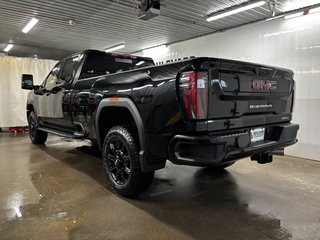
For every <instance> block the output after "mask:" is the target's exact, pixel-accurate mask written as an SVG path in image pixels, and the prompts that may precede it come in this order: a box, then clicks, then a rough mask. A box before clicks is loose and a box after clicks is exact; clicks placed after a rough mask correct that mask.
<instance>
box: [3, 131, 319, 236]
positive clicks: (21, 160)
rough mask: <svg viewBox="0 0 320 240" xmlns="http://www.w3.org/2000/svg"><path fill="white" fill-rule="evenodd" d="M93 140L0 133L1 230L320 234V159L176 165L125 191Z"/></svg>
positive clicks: (91, 233)
mask: <svg viewBox="0 0 320 240" xmlns="http://www.w3.org/2000/svg"><path fill="white" fill-rule="evenodd" d="M89 145H90V144H89V142H79V141H69V140H66V139H61V138H58V137H54V136H50V137H49V140H48V141H47V144H46V146H35V145H32V144H31V143H30V141H29V138H28V136H27V135H23V134H18V135H13V134H8V133H1V134H0V206H1V210H0V239H1V240H7V239H15V240H16V239H33V240H35V239H46V240H49V239H60V240H63V239H90V240H93V239H139V240H141V239H183V240H187V239H232V240H233V239H246V240H250V239H254V240H257V239H312V240H314V239H320V174H319V172H320V162H315V161H310V160H306V159H298V158H293V157H275V160H274V162H273V163H272V164H268V165H259V164H257V163H255V162H251V161H250V160H249V159H244V160H242V161H240V162H238V163H236V164H235V165H234V166H232V167H230V168H229V169H228V170H225V171H220V172H214V171H208V170H206V169H203V168H193V167H186V166H174V165H172V164H170V163H168V164H167V167H166V168H165V169H163V170H161V171H158V172H157V173H156V177H155V181H154V183H153V184H152V186H151V188H150V189H149V190H148V191H147V192H145V193H144V194H142V195H141V196H140V197H139V199H136V200H129V199H124V198H121V197H119V196H116V195H115V194H113V193H112V192H111V191H110V189H109V187H105V185H106V184H105V182H104V177H103V174H102V170H101V169H102V166H101V161H100V157H99V154H98V153H95V152H92V151H91V148H90V147H89Z"/></svg>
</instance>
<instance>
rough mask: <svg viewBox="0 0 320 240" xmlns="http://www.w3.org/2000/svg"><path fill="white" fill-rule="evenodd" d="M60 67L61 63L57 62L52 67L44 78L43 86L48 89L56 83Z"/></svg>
mask: <svg viewBox="0 0 320 240" xmlns="http://www.w3.org/2000/svg"><path fill="white" fill-rule="evenodd" d="M60 68H61V64H58V65H56V66H55V67H54V68H53V69H52V71H51V72H50V74H49V75H48V77H47V78H46V80H45V84H44V86H45V88H46V89H50V88H52V87H53V86H55V85H56V84H57V83H58V81H59V72H60Z"/></svg>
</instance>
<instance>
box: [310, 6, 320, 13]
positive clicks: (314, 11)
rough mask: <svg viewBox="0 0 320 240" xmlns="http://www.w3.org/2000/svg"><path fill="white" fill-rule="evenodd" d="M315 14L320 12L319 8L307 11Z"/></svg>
mask: <svg viewBox="0 0 320 240" xmlns="http://www.w3.org/2000/svg"><path fill="white" fill-rule="evenodd" d="M317 12H320V7H317V8H313V9H310V10H309V13H317Z"/></svg>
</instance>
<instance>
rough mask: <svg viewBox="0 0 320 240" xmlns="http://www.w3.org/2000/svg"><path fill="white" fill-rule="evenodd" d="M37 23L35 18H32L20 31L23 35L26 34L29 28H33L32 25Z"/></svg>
mask: <svg viewBox="0 0 320 240" xmlns="http://www.w3.org/2000/svg"><path fill="white" fill-rule="evenodd" d="M38 22H39V20H38V19H37V18H32V19H31V20H30V21H29V22H28V24H27V25H26V26H25V27H24V28H23V29H22V32H23V33H28V32H29V31H30V30H31V28H33V27H34V25H36V24H37V23H38Z"/></svg>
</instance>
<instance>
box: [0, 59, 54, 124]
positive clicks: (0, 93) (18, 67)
mask: <svg viewBox="0 0 320 240" xmlns="http://www.w3.org/2000/svg"><path fill="white" fill-rule="evenodd" d="M55 64H56V61H54V60H42V59H33V58H18V57H10V56H0V127H14V126H27V118H26V100H27V95H28V92H29V91H28V90H22V89H21V75H22V74H33V81H34V84H41V83H42V82H43V80H44V79H45V77H46V76H47V75H48V73H49V72H50V71H51V69H52V68H53V66H54V65H55Z"/></svg>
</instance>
